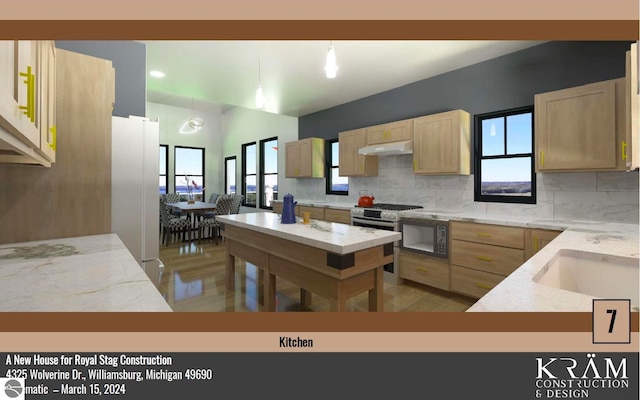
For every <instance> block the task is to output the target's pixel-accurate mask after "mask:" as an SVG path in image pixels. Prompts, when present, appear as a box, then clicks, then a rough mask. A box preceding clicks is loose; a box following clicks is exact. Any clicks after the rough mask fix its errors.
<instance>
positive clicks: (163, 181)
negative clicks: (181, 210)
mask: <svg viewBox="0 0 640 400" xmlns="http://www.w3.org/2000/svg"><path fill="white" fill-rule="evenodd" d="M159 151H160V153H159V157H158V160H159V161H160V180H159V183H158V186H159V188H160V194H167V190H168V189H169V188H168V187H167V186H168V185H169V177H168V176H167V171H168V170H169V157H167V156H168V154H169V146H168V145H166V144H161V145H160V149H159Z"/></svg>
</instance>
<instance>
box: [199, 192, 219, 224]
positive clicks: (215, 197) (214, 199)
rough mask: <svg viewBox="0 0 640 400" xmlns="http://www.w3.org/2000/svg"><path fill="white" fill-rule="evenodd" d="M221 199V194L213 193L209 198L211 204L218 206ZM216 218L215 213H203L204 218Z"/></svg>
mask: <svg viewBox="0 0 640 400" xmlns="http://www.w3.org/2000/svg"><path fill="white" fill-rule="evenodd" d="M219 198H220V194H219V193H211V196H209V203H213V204H216V203H217V202H218V199H219ZM215 216H216V214H215V213H214V212H213V211H206V212H204V213H202V218H214V217H215Z"/></svg>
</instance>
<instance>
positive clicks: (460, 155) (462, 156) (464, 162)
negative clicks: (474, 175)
mask: <svg viewBox="0 0 640 400" xmlns="http://www.w3.org/2000/svg"><path fill="white" fill-rule="evenodd" d="M470 130H471V126H470V116H469V113H468V112H466V111H463V110H454V111H448V112H444V113H439V114H433V115H428V116H425V117H419V118H415V119H413V173H414V174H424V175H448V174H459V175H469V173H470V168H471V165H470V164H471V159H470V155H471V136H470V135H471V133H470Z"/></svg>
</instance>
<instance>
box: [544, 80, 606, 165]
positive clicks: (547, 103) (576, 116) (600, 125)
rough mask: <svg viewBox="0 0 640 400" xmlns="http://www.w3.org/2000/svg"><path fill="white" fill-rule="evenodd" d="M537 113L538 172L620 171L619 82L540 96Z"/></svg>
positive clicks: (585, 86)
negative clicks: (617, 119)
mask: <svg viewBox="0 0 640 400" xmlns="http://www.w3.org/2000/svg"><path fill="white" fill-rule="evenodd" d="M535 114H536V124H535V142H536V148H537V152H536V153H537V154H536V156H537V160H536V161H537V162H536V170H537V171H538V172H544V171H576V170H606V169H615V168H616V165H617V159H616V150H617V148H618V145H617V141H616V129H617V127H616V84H615V81H613V80H612V81H605V82H598V83H593V84H589V85H584V86H579V87H575V88H570V89H564V90H558V91H554V92H549V93H543V94H538V95H536V96H535Z"/></svg>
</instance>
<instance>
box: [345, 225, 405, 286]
mask: <svg viewBox="0 0 640 400" xmlns="http://www.w3.org/2000/svg"><path fill="white" fill-rule="evenodd" d="M351 225H353V226H361V227H364V228H374V229H383V230H385V231H393V232H397V231H398V224H397V223H396V222H395V221H389V220H381V219H374V218H366V217H355V216H352V217H351ZM398 243H399V241H395V242H393V248H394V249H393V250H394V251H393V253H394V257H393V258H394V260H395V258H396V256H395V253H396V249H397V247H398ZM394 264H395V263H394V262H391V263H389V264H385V265H384V266H383V269H384V271H385V272H387V273H389V274H392V275H393V277H394V278H388V279H389V280H390V281H392V282H394V283H395V282H396V281H397V278H395V277H396V275H397V274H396V271H395V267H394ZM385 275H386V274H385Z"/></svg>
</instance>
